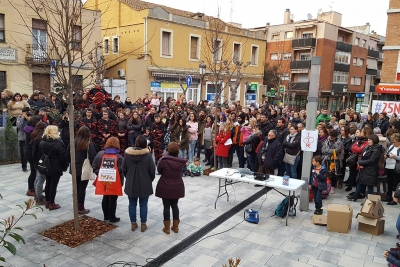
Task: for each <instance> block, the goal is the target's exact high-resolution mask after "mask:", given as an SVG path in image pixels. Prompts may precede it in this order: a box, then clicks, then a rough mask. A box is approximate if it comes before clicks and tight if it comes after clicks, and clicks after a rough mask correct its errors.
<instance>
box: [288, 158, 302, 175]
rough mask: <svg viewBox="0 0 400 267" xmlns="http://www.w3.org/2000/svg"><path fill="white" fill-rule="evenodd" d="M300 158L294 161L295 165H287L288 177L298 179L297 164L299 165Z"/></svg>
mask: <svg viewBox="0 0 400 267" xmlns="http://www.w3.org/2000/svg"><path fill="white" fill-rule="evenodd" d="M299 161H300V156H297V157H296V159H295V160H294V164H293V165H291V164H289V163H285V168H286V175H289V177H290V178H293V179H297V164H299Z"/></svg>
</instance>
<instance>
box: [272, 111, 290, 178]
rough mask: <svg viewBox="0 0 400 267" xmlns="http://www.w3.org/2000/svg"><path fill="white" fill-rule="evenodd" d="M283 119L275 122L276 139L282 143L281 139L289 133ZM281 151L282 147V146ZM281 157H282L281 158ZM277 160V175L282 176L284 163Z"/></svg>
mask: <svg viewBox="0 0 400 267" xmlns="http://www.w3.org/2000/svg"><path fill="white" fill-rule="evenodd" d="M285 123H286V121H285V119H284V118H279V119H278V122H277V123H276V127H275V131H276V132H277V136H276V139H278V141H279V142H280V143H281V144H283V140H285V139H286V136H287V135H288V134H289V130H288V128H287V127H286V126H285ZM282 153H283V148H282ZM282 159H283V158H282ZM282 159H281V161H280V162H279V166H278V176H283V175H284V174H285V164H284V163H283V161H282Z"/></svg>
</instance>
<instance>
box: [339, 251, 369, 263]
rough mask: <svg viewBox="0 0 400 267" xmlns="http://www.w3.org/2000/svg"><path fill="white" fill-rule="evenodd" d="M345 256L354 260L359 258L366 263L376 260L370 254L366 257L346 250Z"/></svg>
mask: <svg viewBox="0 0 400 267" xmlns="http://www.w3.org/2000/svg"><path fill="white" fill-rule="evenodd" d="M368 254H369V253H368ZM344 255H346V256H350V257H353V258H357V259H362V260H364V261H372V260H373V259H374V257H373V256H371V255H370V254H369V255H365V254H363V253H358V252H354V251H351V250H346V251H345V252H344Z"/></svg>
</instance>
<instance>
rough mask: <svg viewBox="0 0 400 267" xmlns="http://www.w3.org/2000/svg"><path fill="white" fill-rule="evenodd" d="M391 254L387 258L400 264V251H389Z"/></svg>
mask: <svg viewBox="0 0 400 267" xmlns="http://www.w3.org/2000/svg"><path fill="white" fill-rule="evenodd" d="M388 254H389V256H388V257H387V258H386V260H387V261H388V262H389V263H391V264H392V265H394V266H400V251H391V250H389V251H388Z"/></svg>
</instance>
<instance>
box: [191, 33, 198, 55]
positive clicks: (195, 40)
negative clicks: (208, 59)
mask: <svg viewBox="0 0 400 267" xmlns="http://www.w3.org/2000/svg"><path fill="white" fill-rule="evenodd" d="M198 41H199V38H197V37H193V36H191V37H190V58H191V59H198V57H197V46H198Z"/></svg>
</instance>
